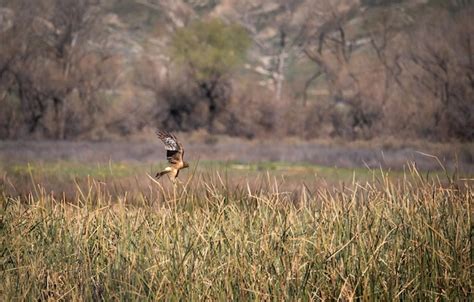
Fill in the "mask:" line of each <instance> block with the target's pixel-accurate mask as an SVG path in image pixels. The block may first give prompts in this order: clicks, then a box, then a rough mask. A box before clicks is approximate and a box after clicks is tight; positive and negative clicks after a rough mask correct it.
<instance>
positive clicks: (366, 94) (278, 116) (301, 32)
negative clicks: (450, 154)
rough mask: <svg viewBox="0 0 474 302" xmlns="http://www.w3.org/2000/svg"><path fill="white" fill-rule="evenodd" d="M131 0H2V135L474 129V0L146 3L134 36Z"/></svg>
mask: <svg viewBox="0 0 474 302" xmlns="http://www.w3.org/2000/svg"><path fill="white" fill-rule="evenodd" d="M123 2H124V1H118V0H110V1H104V2H101V1H93V0H38V1H35V2H34V4H32V3H31V1H27V0H6V1H3V2H2V4H0V41H2V42H1V46H0V106H1V107H0V108H1V110H0V138H1V139H17V138H48V139H101V138H108V137H112V136H127V135H134V134H136V133H140V132H142V131H143V130H144V129H145V128H147V127H161V128H166V129H170V130H180V131H192V130H197V129H205V130H207V131H209V132H210V133H220V134H228V135H234V136H245V137H261V136H269V135H278V136H285V135H288V136H299V137H302V138H317V137H321V138H326V137H341V138H344V139H348V140H352V139H371V138H373V137H376V136H394V137H409V138H422V139H429V140H435V141H438V140H439V141H443V140H444V141H445V140H452V139H455V140H460V141H472V140H473V139H474V34H473V33H474V22H472V16H473V15H474V6H473V5H472V4H471V1H427V2H426V3H422V4H418V5H415V4H413V3H412V2H410V1H368V0H365V1H357V0H322V1H310V0H306V1H304V0H303V1H290V0H288V1H276V0H260V1H255V3H254V4H253V5H249V4H248V3H246V2H245V1H228V2H229V3H231V4H232V10H231V11H226V10H225V8H219V7H218V4H215V6H213V7H212V8H208V9H207V10H204V9H201V10H198V9H195V10H193V7H192V5H191V4H184V2H183V3H181V2H179V3H181V4H179V5H181V6H179V5H178V8H179V9H180V10H179V12H174V11H172V10H173V9H176V6H170V7H167V6H166V4H160V5H159V6H157V5H155V4H153V3H154V2H153V1H148V2H147V1H142V2H144V3H145V2H146V3H148V4H147V6H146V8H147V9H148V10H153V9H155V8H154V7H158V8H156V9H157V10H158V11H159V13H157V16H158V17H157V20H158V21H156V22H155V23H153V24H152V26H151V27H152V28H151V29H147V30H142V31H139V34H133V35H131V34H130V33H131V32H132V31H131V29H130V28H131V27H130V26H128V27H127V24H125V23H126V22H125V21H121V20H120V18H119V17H120V15H119V16H118V17H117V16H116V15H115V14H114V13H113V12H114V8H115V7H118V4H120V5H122V6H123ZM129 2H130V3H132V2H133V3H135V2H134V1H129ZM244 2H245V3H244ZM315 2H316V3H315ZM104 3H106V4H104ZM213 3H214V2H213ZM216 3H219V2H218V1H217V2H216ZM410 3H411V4H410ZM269 4H272V5H269ZM186 5H187V6H186ZM400 7H402V8H403V9H400ZM217 8H219V9H217ZM168 11H169V12H170V13H169V14H168V15H169V16H172V17H173V18H171V17H169V18H167V17H166V16H168V15H167V12H168ZM216 12H219V13H216ZM161 16H162V17H161ZM198 16H199V17H198ZM210 16H212V17H210ZM160 18H161V19H160ZM111 20H112V21H111ZM153 20H154V19H153ZM134 30H136V29H134ZM127 33H128V34H129V35H131V36H133V38H136V36H140V37H142V38H140V39H141V40H140V43H142V44H141V47H142V48H143V49H144V50H143V52H142V53H141V54H140V55H139V56H138V57H137V56H135V57H132V55H133V51H132V50H130V49H128V46H127V45H125V44H123V45H121V44H120V43H122V42H120V41H121V40H120V39H117V37H118V36H119V37H121V38H122V40H125V39H126V38H125V37H127V35H126V34H127ZM132 33H135V32H132ZM143 37H145V38H143ZM137 39H138V38H137ZM117 41H118V42H117ZM150 41H151V42H150ZM153 41H158V42H157V43H155V42H153ZM117 49H121V50H120V51H118V50H117Z"/></svg>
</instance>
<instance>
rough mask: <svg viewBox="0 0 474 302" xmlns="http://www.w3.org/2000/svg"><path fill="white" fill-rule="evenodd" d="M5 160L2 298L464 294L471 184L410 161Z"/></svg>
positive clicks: (467, 290)
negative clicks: (185, 164)
mask: <svg viewBox="0 0 474 302" xmlns="http://www.w3.org/2000/svg"><path fill="white" fill-rule="evenodd" d="M158 168H159V166H158V165H145V164H138V163H137V164H131V163H118V162H109V163H102V164H94V163H90V164H85V163H75V162H69V161H56V162H43V163H40V162H37V163H30V164H28V163H6V162H4V163H3V164H2V165H1V172H2V175H1V180H0V188H1V189H0V190H1V192H2V195H1V196H0V204H1V207H0V211H1V212H0V234H1V235H0V240H1V244H0V279H1V280H2V282H0V300H2V301H10V300H67V301H71V300H105V301H109V300H127V301H129V300H139V301H143V300H156V299H166V300H230V299H232V300H289V299H292V300H293V299H300V300H336V299H340V300H352V299H358V298H360V299H363V300H395V299H396V300H436V299H447V300H468V299H470V298H472V291H473V284H472V278H471V276H472V275H471V272H472V269H473V266H472V218H471V214H472V201H473V199H472V198H473V190H472V180H469V177H464V176H456V175H454V176H453V175H451V174H445V173H444V172H436V173H429V174H428V173H421V172H419V171H417V170H416V169H414V168H413V167H411V168H409V169H408V168H407V170H405V171H397V172H387V171H381V170H368V169H365V168H364V169H362V168H360V169H353V170H351V169H334V168H324V167H319V166H313V165H308V164H296V165H295V164H291V165H290V164H287V163H278V162H265V163H259V164H252V165H246V164H241V163H238V162H221V163H211V162H206V161H202V162H200V163H199V164H198V165H197V168H196V165H195V166H194V168H195V169H194V168H193V169H191V170H188V171H186V172H185V173H183V174H182V176H181V177H182V181H183V182H182V183H179V184H178V185H176V186H173V185H171V184H170V183H169V181H168V180H166V179H163V180H162V181H161V182H159V183H156V182H154V181H152V180H151V179H149V178H148V177H147V175H146V174H147V173H148V174H151V175H153V172H155V171H156V170H157V169H158Z"/></svg>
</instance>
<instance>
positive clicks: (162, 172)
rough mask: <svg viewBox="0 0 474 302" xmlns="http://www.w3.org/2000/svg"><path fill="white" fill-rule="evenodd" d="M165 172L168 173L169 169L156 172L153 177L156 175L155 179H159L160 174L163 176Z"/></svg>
mask: <svg viewBox="0 0 474 302" xmlns="http://www.w3.org/2000/svg"><path fill="white" fill-rule="evenodd" d="M167 173H169V171H161V172H158V173H156V176H155V177H156V178H157V179H160V177H161V176H163V175H165V174H167Z"/></svg>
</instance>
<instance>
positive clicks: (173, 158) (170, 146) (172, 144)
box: [155, 130, 189, 182]
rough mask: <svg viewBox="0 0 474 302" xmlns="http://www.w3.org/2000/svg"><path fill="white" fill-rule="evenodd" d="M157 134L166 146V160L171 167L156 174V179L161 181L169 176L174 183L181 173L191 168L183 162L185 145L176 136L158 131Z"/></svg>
mask: <svg viewBox="0 0 474 302" xmlns="http://www.w3.org/2000/svg"><path fill="white" fill-rule="evenodd" d="M156 134H157V135H158V138H159V139H160V140H161V141H162V142H163V144H164V145H165V149H166V158H167V159H168V162H169V166H168V167H166V168H165V169H164V170H163V171H161V172H158V173H156V176H155V177H156V178H158V179H159V178H160V177H161V176H163V175H165V174H168V177H169V178H170V179H171V180H172V181H173V182H174V181H176V178H177V177H178V174H179V171H180V170H181V169H184V168H188V167H189V164H188V163H187V162H185V161H184V160H183V157H184V148H183V145H182V144H181V143H180V142H179V141H178V139H177V138H176V136H174V135H173V134H171V133H169V132H167V131H163V130H158V131H157V132H156Z"/></svg>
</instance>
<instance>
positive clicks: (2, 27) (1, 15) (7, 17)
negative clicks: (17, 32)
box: [0, 7, 14, 33]
mask: <svg viewBox="0 0 474 302" xmlns="http://www.w3.org/2000/svg"><path fill="white" fill-rule="evenodd" d="M13 17H14V12H13V10H11V9H9V8H5V7H0V33H2V32H5V31H7V30H8V29H10V27H12V25H13Z"/></svg>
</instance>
